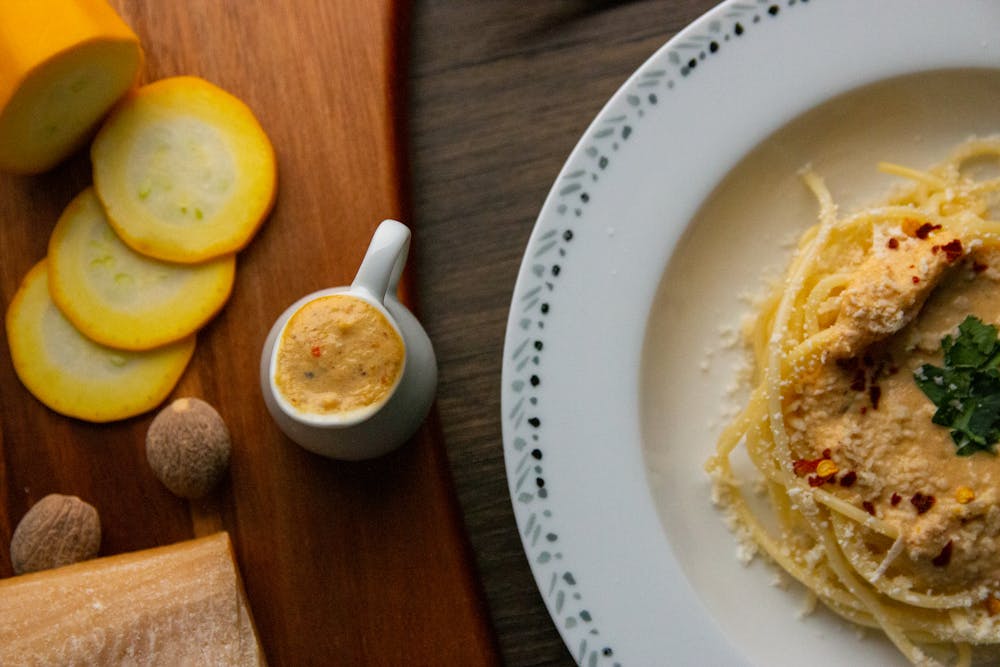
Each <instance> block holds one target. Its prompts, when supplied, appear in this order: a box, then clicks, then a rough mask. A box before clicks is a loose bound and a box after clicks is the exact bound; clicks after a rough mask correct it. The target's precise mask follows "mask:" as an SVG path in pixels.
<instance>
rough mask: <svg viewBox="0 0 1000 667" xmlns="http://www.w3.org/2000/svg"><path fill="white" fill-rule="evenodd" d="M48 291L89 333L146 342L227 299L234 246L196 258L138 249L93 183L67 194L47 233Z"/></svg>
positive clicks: (197, 323) (194, 322)
mask: <svg viewBox="0 0 1000 667" xmlns="http://www.w3.org/2000/svg"><path fill="white" fill-rule="evenodd" d="M48 259H49V291H50V292H51V293H52V300H53V301H55V303H56V305H57V306H59V310H61V311H62V312H63V314H64V315H65V316H66V317H67V319H69V321H70V322H72V323H73V325H74V326H75V327H76V328H77V329H79V330H80V332H81V333H83V334H84V335H86V336H87V337H88V338H90V339H91V340H93V341H95V342H98V343H101V344H103V345H108V346H110V347H117V348H121V349H126V350H149V349H152V348H154V347H159V346H161V345H165V344H167V343H172V342H174V341H176V340H180V339H181V338H186V337H188V336H190V335H191V334H193V333H194V332H196V331H197V330H198V329H200V328H201V327H202V326H203V325H204V324H205V323H206V322H208V320H210V319H211V318H212V317H213V316H214V315H215V314H216V313H217V312H219V309H221V308H222V306H223V305H225V303H226V300H227V299H228V298H229V295H230V293H231V292H232V288H233V280H234V279H235V277H236V256H235V255H233V254H229V255H224V256H222V257H219V258H216V259H213V260H209V261H207V262H203V263H201V264H176V263H173V262H164V261H161V260H158V259H153V258H151V257H147V256H146V255H141V254H139V253H137V252H136V251H134V250H132V249H131V248H129V247H128V246H127V245H125V244H124V243H122V241H121V239H119V238H118V235H117V234H115V231H114V229H112V228H111V226H110V225H109V224H108V221H107V218H106V217H105V216H104V209H103V208H102V207H101V202H100V201H98V199H97V195H95V194H94V191H93V189H92V188H87V189H86V190H84V191H83V192H82V193H80V194H79V195H77V197H76V198H75V199H74V200H73V201H72V202H70V204H69V206H67V207H66V210H65V211H63V214H62V215H61V216H60V217H59V222H57V223H56V226H55V229H54V230H53V231H52V237H51V238H50V239H49V255H48Z"/></svg>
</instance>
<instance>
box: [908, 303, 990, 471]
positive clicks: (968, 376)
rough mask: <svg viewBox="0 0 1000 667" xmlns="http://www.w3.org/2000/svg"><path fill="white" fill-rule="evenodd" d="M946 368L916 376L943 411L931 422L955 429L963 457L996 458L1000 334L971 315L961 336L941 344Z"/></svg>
mask: <svg viewBox="0 0 1000 667" xmlns="http://www.w3.org/2000/svg"><path fill="white" fill-rule="evenodd" d="M941 350H942V351H943V352H944V368H938V367H937V366H933V365H931V364H924V365H923V366H921V367H920V368H918V369H917V370H916V372H914V374H913V379H914V380H916V383H917V386H918V387H920V390H921V391H923V392H924V393H925V394H927V398H929V399H931V402H933V403H934V405H936V406H937V412H935V413H934V417H933V419H932V420H931V421H933V422H934V423H935V424H940V425H941V426H947V427H948V428H950V429H951V439H952V440H954V441H955V446H956V447H957V448H958V449H957V451H956V454H958V455H959V456H970V455H972V454H974V453H976V452H979V451H985V452H990V453H993V445H994V444H996V443H997V442H998V441H1000V370H998V367H1000V341H998V340H997V328H996V327H995V326H993V325H992V324H984V323H983V321H982V320H980V319H979V318H977V317H975V316H973V315H969V316H968V317H966V318H965V321H964V322H962V323H961V324H960V325H959V326H958V336H957V337H955V338H952V336H950V335H948V336H945V337H944V338H943V339H942V340H941Z"/></svg>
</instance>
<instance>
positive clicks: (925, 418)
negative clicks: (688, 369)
mask: <svg viewBox="0 0 1000 667" xmlns="http://www.w3.org/2000/svg"><path fill="white" fill-rule="evenodd" d="M984 166H985V167H987V168H992V170H993V171H992V172H988V171H987V169H981V167H984ZM879 168H880V169H881V170H882V171H883V172H886V173H889V174H892V175H895V176H898V177H900V178H901V179H904V183H903V184H902V185H901V186H899V187H898V189H897V190H896V191H894V192H893V193H892V194H891V195H890V196H889V197H888V198H887V199H886V201H885V202H884V203H882V204H881V205H878V206H875V207H872V208H868V209H865V210H861V211H859V212H856V213H852V214H850V215H841V214H840V213H839V212H838V210H837V207H836V204H835V203H834V201H833V198H832V196H831V194H830V192H829V191H828V189H827V188H826V186H825V184H824V182H823V180H822V179H821V178H820V177H819V176H818V175H817V174H815V173H812V172H811V171H806V172H804V173H803V179H804V181H805V184H806V185H807V186H808V187H809V189H810V190H811V191H812V192H813V193H814V194H815V196H816V198H817V200H818V202H819V221H818V222H817V223H816V224H815V225H813V226H812V227H810V228H809V229H808V230H807V231H806V232H805V233H803V234H802V236H801V239H800V241H799V244H798V247H797V249H796V252H795V254H794V256H793V258H792V260H791V262H790V265H789V267H788V269H787V271H786V273H785V275H784V277H783V279H782V280H781V281H780V283H779V284H777V285H775V286H774V288H773V289H772V290H771V292H770V293H769V294H768V296H767V297H766V298H765V299H764V300H763V301H762V302H761V304H760V307H759V310H758V312H757V313H756V316H755V319H754V325H753V327H752V329H751V330H749V331H748V335H747V347H748V350H749V354H750V355H751V357H752V360H753V362H754V366H753V368H754V370H753V376H752V388H751V393H750V397H749V400H748V402H747V405H746V407H745V408H744V409H743V411H742V412H741V413H740V414H739V415H738V416H737V417H736V419H735V420H733V422H732V423H730V424H729V426H728V427H727V428H726V429H725V430H724V431H723V433H722V435H721V437H720V439H719V442H718V444H717V449H716V452H715V453H714V455H713V456H712V457H711V459H710V460H709V461H708V463H707V464H706V468H707V470H708V471H709V472H710V473H711V474H712V475H713V477H714V480H715V484H716V492H717V497H718V498H719V499H720V502H722V504H723V505H724V506H726V507H727V508H728V509H729V510H730V511H731V512H732V514H733V516H734V517H736V519H737V525H738V526H740V528H741V533H743V534H745V535H746V536H747V537H748V538H749V539H750V540H751V543H752V545H753V546H754V547H755V548H756V549H757V550H758V552H763V553H764V554H766V555H767V556H768V557H769V558H770V559H771V560H772V561H774V562H775V563H776V564H777V565H778V566H780V567H781V568H782V569H784V570H785V571H786V572H788V573H789V574H790V575H791V576H792V577H794V578H795V579H797V580H798V581H799V582H801V583H802V584H803V585H805V587H806V588H807V589H808V590H809V591H810V592H811V594H813V595H815V597H816V598H817V599H818V600H819V601H821V602H822V603H824V604H825V605H826V606H827V607H829V608H830V609H831V610H833V611H834V612H836V613H837V614H839V615H840V616H842V617H844V618H846V619H848V620H849V621H851V622H854V623H857V624H860V625H862V626H866V627H872V628H879V629H881V630H882V631H883V632H884V633H885V634H886V636H887V637H888V638H889V639H890V640H891V641H892V642H893V643H894V644H895V645H896V646H897V647H898V648H899V650H900V651H901V652H902V653H903V655H905V656H906V658H907V659H908V660H909V661H910V662H911V663H913V664H914V665H940V664H946V663H947V662H953V663H954V664H957V665H969V664H972V662H973V656H974V654H975V652H974V650H973V649H974V648H975V650H976V651H980V652H981V651H983V650H988V649H989V647H993V648H996V647H998V646H1000V458H998V457H997V456H995V455H993V454H991V453H989V452H983V451H981V452H977V453H974V454H972V455H971V456H958V455H957V454H956V448H955V445H954V444H953V443H952V441H951V439H950V438H949V432H948V429H947V428H944V427H943V426H940V425H937V424H935V423H932V421H931V418H932V416H933V413H934V405H933V404H932V403H931V402H930V401H929V400H928V399H927V397H926V396H924V395H923V394H922V393H921V391H920V389H919V388H918V387H917V385H916V383H915V380H914V372H916V371H917V369H918V368H920V367H921V365H922V364H925V363H940V359H941V349H940V343H941V340H942V336H943V335H946V334H949V333H953V332H954V330H955V327H956V326H957V325H958V323H959V322H961V321H962V320H963V318H965V317H966V316H968V315H970V314H972V315H975V316H977V317H978V318H979V319H981V320H983V321H985V322H994V323H997V322H1000V298H997V295H1000V291H998V290H1000V215H998V207H1000V137H993V138H986V139H973V140H970V141H968V142H966V143H964V144H962V145H960V146H959V147H957V148H956V149H955V150H954V151H953V153H952V155H951V156H950V157H949V158H948V159H947V160H946V161H944V162H942V163H941V164H939V165H937V166H934V167H932V168H930V169H928V170H926V171H920V170H916V169H912V168H909V167H903V166H899V165H893V164H885V163H884V164H880V165H879ZM740 447H742V448H744V449H745V451H746V453H747V455H748V456H749V459H750V460H751V461H752V463H753V464H754V466H755V467H756V469H757V470H758V471H759V473H760V474H761V475H762V476H763V478H764V482H765V483H764V488H765V489H766V493H767V494H768V500H769V501H770V507H771V508H772V509H773V510H774V514H775V515H776V517H777V519H778V521H777V522H776V523H777V525H778V526H779V528H778V529H776V530H775V529H772V528H769V521H768V520H767V517H765V516H762V515H761V513H760V512H759V511H757V510H755V509H754V506H753V504H752V503H750V502H748V500H749V499H748V497H747V495H746V491H745V490H744V489H745V488H747V487H748V484H747V483H746V480H743V479H741V478H740V475H739V474H738V473H737V471H736V467H735V466H734V465H733V462H732V456H733V454H734V452H735V451H736V450H737V449H738V448H740Z"/></svg>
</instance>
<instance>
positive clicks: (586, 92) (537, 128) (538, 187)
mask: <svg viewBox="0 0 1000 667" xmlns="http://www.w3.org/2000/svg"><path fill="white" fill-rule="evenodd" d="M714 4H715V2H713V1H711V0H644V1H635V2H621V1H618V2H614V1H610V0H546V1H545V2H520V1H518V0H504V1H498V0H468V1H463V2H455V1H454V0H424V1H423V2H417V3H416V4H415V6H414V14H413V33H412V38H411V39H412V43H411V47H410V53H411V56H410V62H409V67H410V76H409V82H410V91H409V95H410V104H409V110H410V114H409V118H408V122H409V136H410V141H411V143H410V147H409V148H410V165H411V168H412V179H411V192H412V199H413V206H412V211H413V219H412V220H411V221H410V222H411V223H412V224H413V226H414V227H415V230H416V232H415V233H416V239H415V244H416V245H415V248H414V258H415V262H416V264H415V266H416V268H417V271H416V283H417V289H416V292H417V294H419V295H420V302H421V303H420V313H421V316H422V319H423V321H424V324H425V325H426V327H427V329H428V331H429V333H430V336H431V338H432V340H433V341H434V344H435V346H436V350H437V355H438V361H439V365H440V387H439V392H438V408H439V413H440V417H441V422H442V425H443V428H444V436H445V442H446V444H447V450H448V456H449V459H450V463H451V470H452V474H453V476H454V478H455V484H456V487H457V492H458V496H459V502H460V504H461V508H462V511H463V514H464V518H465V525H466V528H467V531H468V534H469V538H470V541H471V543H472V547H473V550H474V552H475V557H476V564H477V567H478V571H479V575H480V577H481V580H482V583H483V587H484V590H485V594H486V598H487V602H488V605H489V609H490V613H491V616H492V621H493V624H494V627H495V629H496V632H497V635H498V638H499V643H500V648H501V651H502V654H503V658H504V660H505V662H506V663H507V664H509V665H568V664H573V659H572V657H571V656H570V653H569V652H568V651H567V650H566V648H565V647H564V645H563V643H562V640H561V639H560V637H559V634H558V633H557V631H556V628H555V626H554V625H553V623H552V621H551V620H550V618H549V615H548V613H547V611H546V610H545V606H544V604H543V602H542V597H541V595H540V594H539V593H538V591H537V589H536V587H535V583H534V579H533V578H532V576H531V572H530V570H529V568H528V563H527V560H526V558H525V556H524V552H523V551H522V548H521V541H520V538H519V536H518V530H517V526H516V525H515V522H514V515H513V511H512V509H511V504H510V499H509V496H508V491H507V480H506V477H505V471H504V463H503V445H502V442H501V435H500V366H501V353H502V349H503V337H504V330H505V327H506V321H507V310H508V307H509V304H510V297H511V293H512V291H513V288H514V280H515V278H516V276H517V271H518V267H519V265H520V262H521V254H522V252H523V250H524V247H525V245H526V243H527V241H528V236H529V234H530V233H531V229H532V226H533V224H534V221H535V217H536V215H537V213H538V211H539V209H540V208H541V205H542V202H543V201H544V199H545V196H546V194H547V192H548V190H549V187H550V186H551V184H552V182H553V180H554V178H555V176H556V174H557V173H558V171H559V169H560V167H561V166H562V164H563V162H564V161H565V159H566V157H567V156H568V155H569V153H570V151H571V150H572V148H573V146H574V145H575V144H576V142H577V140H578V139H579V137H580V135H581V134H582V133H583V131H584V130H585V129H586V127H587V125H588V124H589V123H590V121H591V120H592V119H593V118H594V116H595V115H596V114H597V112H598V111H599V110H600V109H601V107H602V106H603V105H604V103H605V102H606V101H607V100H608V98H609V97H610V96H611V95H612V94H613V93H614V92H615V90H617V88H618V87H619V86H620V85H621V84H622V83H623V82H624V81H625V79H626V78H627V77H628V76H629V75H630V74H631V73H632V72H633V71H634V70H635V69H636V68H637V67H638V66H639V65H641V64H642V62H643V61H645V59H646V58H648V57H649V56H650V55H652V53H653V52H654V51H655V50H656V49H657V48H658V47H659V46H660V45H662V44H663V43H664V42H665V41H666V40H667V39H669V38H670V37H672V36H673V35H674V34H675V33H676V32H677V31H678V30H680V29H681V28H683V27H684V26H685V25H687V24H688V23H689V22H691V21H692V20H694V19H695V18H697V17H698V16H699V15H701V14H702V13H704V12H705V11H706V10H708V9H709V8H711V7H712V6H713V5H714Z"/></svg>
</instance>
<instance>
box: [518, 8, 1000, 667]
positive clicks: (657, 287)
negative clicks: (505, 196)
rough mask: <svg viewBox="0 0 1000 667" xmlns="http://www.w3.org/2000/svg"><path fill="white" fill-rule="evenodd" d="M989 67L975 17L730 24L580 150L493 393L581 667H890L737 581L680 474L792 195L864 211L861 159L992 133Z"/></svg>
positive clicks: (595, 127) (739, 17)
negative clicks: (822, 194)
mask: <svg viewBox="0 0 1000 667" xmlns="http://www.w3.org/2000/svg"><path fill="white" fill-rule="evenodd" d="M998 67H1000V2H995V1H993V0H982V1H975V0H967V1H963V2H956V1H954V0H953V1H952V2H940V1H938V0H879V1H878V2H871V1H870V0H809V1H806V0H782V2H780V3H779V2H761V1H757V2H753V1H747V0H743V1H732V2H726V3H723V4H722V5H720V6H719V7H717V8H716V9H714V10H712V11H711V12H709V13H708V14H706V15H705V16H703V17H702V18H701V19H699V20H698V21H696V22H695V23H693V24H692V25H691V26H689V27H688V28H687V29H685V30H684V31H683V32H681V33H680V34H679V35H677V37H675V38H674V39H672V40H671V41H670V42H668V43H667V44H666V45H665V46H664V47H663V48H662V49H660V50H659V51H658V52H657V53H656V54H655V55H653V57H652V58H650V60H649V61H648V62H646V63H645V64H644V65H643V66H642V67H640V68H639V70H638V71H637V72H636V73H635V74H634V75H633V76H632V77H631V78H630V79H629V80H628V81H627V82H626V83H625V84H624V85H623V86H622V88H621V89H620V90H619V91H618V93H616V94H615V96H614V97H613V98H612V99H611V100H610V101H609V102H608V104H607V106H606V107H605V108H604V110H603V111H602V112H601V113H600V114H599V115H598V117H597V119H596V120H595V121H594V122H593V124H592V125H591V126H590V128H589V129H588V130H587V131H586V133H585V134H584V136H583V138H582V139H581V140H580V143H579V144H578V145H577V147H576V149H575V150H574V151H573V153H572V154H571V155H570V157H569V159H568V160H567V162H566V165H565V166H564V167H563V170H562V172H561V173H560V174H559V176H558V178H557V179H556V181H555V184H554V185H553V187H552V190H551V192H550V194H549V196H548V199H547V200H546V202H545V205H544V207H543V208H542V211H541V213H540V214H539V217H538V221H537V223H536V225H535V228H534V231H533V233H532V236H531V239H530V241H529V243H528V247H527V249H526V251H525V255H524V261H523V264H522V266H521V271H520V274H519V276H518V281H517V285H516V286H515V289H514V294H513V299H512V303H511V312H510V319H509V322H508V327H507V336H506V343H505V348H504V359H503V386H502V406H503V407H502V409H503V414H502V421H503V436H504V454H505V458H506V465H507V475H508V480H509V483H510V492H511V498H512V502H513V506H514V512H515V516H516V518H517V523H518V527H519V529H520V532H521V535H522V538H523V541H524V548H525V552H526V555H527V557H528V560H529V562H530V564H531V568H532V570H533V572H534V575H535V578H536V581H537V583H538V587H539V590H540V592H541V595H542V596H543V598H544V600H545V603H546V605H547V606H548V608H549V611H550V613H551V615H552V618H553V621H554V622H555V624H556V625H557V627H558V629H559V631H560V632H561V633H562V636H563V638H564V639H565V641H566V644H567V646H568V647H569V650H570V652H571V653H572V654H573V656H574V657H575V658H576V660H577V661H578V662H579V663H580V664H581V665H587V666H588V667H589V666H596V665H608V666H613V665H622V666H629V665H663V664H672V665H743V664H752V665H761V666H764V665H766V666H780V665H800V664H810V665H816V666H818V665H843V664H852V665H873V666H874V665H892V664H903V662H902V660H901V658H900V657H899V656H897V655H896V653H895V651H894V649H892V647H891V646H889V645H888V644H887V642H885V640H884V639H882V638H880V637H878V636H876V635H875V634H874V633H870V634H869V635H867V636H866V637H864V638H862V637H860V636H859V633H858V632H857V631H856V630H855V629H854V628H853V627H849V626H848V624H846V623H844V622H841V621H840V620H839V619H837V618H834V617H832V616H831V615H830V614H828V613H825V612H818V613H816V614H814V615H812V616H808V617H806V618H799V611H800V609H801V605H802V600H803V598H802V594H801V591H800V590H797V589H796V588H795V587H794V586H789V587H787V588H784V589H783V588H779V587H776V586H774V585H773V584H774V581H775V578H776V574H775V571H774V570H773V569H771V568H770V567H768V566H765V565H761V564H755V565H753V566H751V567H749V568H744V567H743V566H741V565H739V563H738V561H737V558H736V543H735V540H734V539H733V537H732V535H730V534H729V533H728V531H727V530H726V529H725V527H724V525H723V522H722V517H721V516H720V514H719V513H718V512H717V511H716V510H715V508H714V507H713V506H712V505H711V502H710V499H709V494H710V487H709V483H708V480H707V478H706V476H705V474H704V473H703V471H702V463H703V462H704V460H705V459H706V457H707V456H708V455H709V454H710V452H711V451H712V449H713V447H714V443H715V439H716V436H717V435H718V432H719V428H720V426H721V425H722V423H723V414H724V413H726V412H727V411H731V410H732V408H733V407H734V406H735V405H736V404H737V403H738V399H739V395H738V392H736V393H733V392H732V387H731V384H732V381H733V378H734V369H733V364H734V362H735V360H736V359H737V354H736V352H735V351H734V350H733V349H731V347H727V344H728V342H729V341H730V340H731V339H732V337H733V332H734V331H735V328H736V326H737V325H738V322H739V319H740V316H741V314H742V313H744V312H746V311H747V309H748V306H747V303H746V299H745V297H746V295H747V294H749V293H751V292H754V291H756V290H757V289H758V287H759V286H760V285H761V284H762V282H761V277H762V274H763V273H764V272H765V271H766V270H767V269H769V268H770V269H772V270H778V269H780V268H781V267H782V265H783V262H784V260H785V259H786V258H787V253H788V252H789V246H788V242H789V241H790V240H791V239H792V238H794V237H795V235H796V234H797V233H798V232H800V231H801V230H803V229H804V228H805V227H806V226H808V225H810V224H812V223H813V221H814V220H815V204H814V202H813V201H812V200H811V197H810V195H809V194H808V193H807V192H806V191H805V188H804V187H803V186H802V185H801V183H800V182H799V180H798V177H797V175H796V171H797V170H798V169H799V168H800V167H802V166H804V165H805V164H806V163H807V162H811V163H812V165H813V167H814V168H815V169H816V170H817V171H819V172H820V173H821V174H823V175H824V176H825V177H826V178H827V181H828V184H829V185H830V187H831V189H832V190H833V193H834V195H835V197H836V198H837V199H838V201H839V202H840V204H841V206H842V208H848V209H849V208H851V207H852V206H856V205H859V204H861V203H863V202H865V201H868V200H870V199H871V198H873V197H875V196H877V194H878V193H880V192H882V191H883V190H884V189H885V188H886V187H887V186H888V184H889V183H890V182H891V180H890V179H888V178H887V177H884V176H880V175H879V174H877V172H876V171H875V168H874V165H875V162H876V161H878V160H882V159H887V160H892V161H896V162H904V163H907V164H912V165H916V166H924V165H927V164H929V163H931V162H933V161H936V160H938V159H940V158H941V157H943V154H944V152H945V151H946V150H947V147H949V146H951V145H952V144H954V143H956V142H958V141H960V140H961V139H963V138H965V137H966V136H968V135H971V134H986V133H996V132H1000V69H997V68H998ZM969 68H976V69H969ZM942 70H945V71H942Z"/></svg>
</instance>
